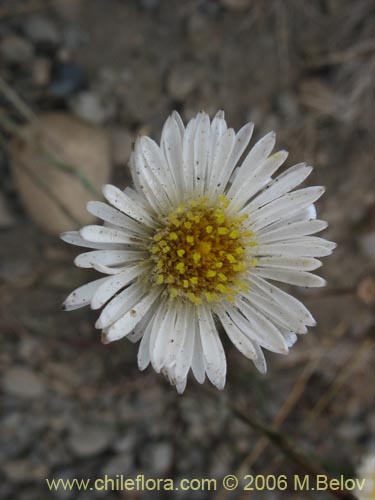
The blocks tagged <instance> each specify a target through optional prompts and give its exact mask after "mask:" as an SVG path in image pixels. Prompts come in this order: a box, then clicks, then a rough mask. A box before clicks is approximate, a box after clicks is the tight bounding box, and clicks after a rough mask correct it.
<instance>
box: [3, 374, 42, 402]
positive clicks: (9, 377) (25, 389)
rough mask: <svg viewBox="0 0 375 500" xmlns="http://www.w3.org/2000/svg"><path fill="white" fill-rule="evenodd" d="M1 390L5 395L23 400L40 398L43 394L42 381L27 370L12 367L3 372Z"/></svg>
mask: <svg viewBox="0 0 375 500" xmlns="http://www.w3.org/2000/svg"><path fill="white" fill-rule="evenodd" d="M3 389H4V391H5V392H6V393H8V394H10V395H12V396H16V397H19V398H24V399H35V398H40V397H41V396H42V395H43V394H44V392H45V389H46V388H45V385H44V383H43V381H42V379H41V378H40V377H39V376H38V375H37V374H36V373H34V372H33V371H31V370H29V369H28V368H23V367H14V368H11V369H10V370H8V371H7V372H5V375H4V379H3Z"/></svg>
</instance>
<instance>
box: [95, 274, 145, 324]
mask: <svg viewBox="0 0 375 500" xmlns="http://www.w3.org/2000/svg"><path fill="white" fill-rule="evenodd" d="M144 294H145V291H144V287H143V286H141V285H140V284H139V283H138V282H135V283H133V284H132V285H130V286H129V287H128V288H126V289H125V290H123V291H122V292H121V293H119V294H118V295H116V296H115V297H114V298H113V299H112V300H111V301H110V302H108V304H107V305H106V306H105V308H104V309H103V311H102V312H101V314H100V316H99V318H98V320H97V322H96V324H95V328H99V329H101V328H106V327H108V326H109V325H110V324H111V323H113V322H114V321H116V320H117V319H119V318H120V316H122V315H123V314H125V313H127V312H128V311H129V310H130V309H131V308H132V307H133V306H134V305H135V304H137V302H139V301H140V300H141V298H142V297H143V295H144Z"/></svg>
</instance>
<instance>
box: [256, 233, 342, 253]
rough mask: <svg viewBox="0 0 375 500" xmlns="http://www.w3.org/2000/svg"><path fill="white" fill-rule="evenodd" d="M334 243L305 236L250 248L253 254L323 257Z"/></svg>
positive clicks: (333, 246)
mask: <svg viewBox="0 0 375 500" xmlns="http://www.w3.org/2000/svg"><path fill="white" fill-rule="evenodd" d="M334 248H336V243H333V242H331V241H327V240H325V239H323V238H316V237H313V236H306V237H304V238H299V239H295V240H286V241H278V242H276V243H268V244H265V245H257V246H254V247H252V248H251V249H250V252H251V253H252V254H253V255H280V256H290V257H324V256H326V255H330V254H331V253H332V251H333V249H334Z"/></svg>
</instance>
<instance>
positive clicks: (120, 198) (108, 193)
mask: <svg viewBox="0 0 375 500" xmlns="http://www.w3.org/2000/svg"><path fill="white" fill-rule="evenodd" d="M103 195H104V197H105V199H106V200H107V201H108V202H109V203H110V204H111V205H112V206H114V207H115V208H117V209H118V210H120V212H123V213H124V214H126V215H127V216H128V217H131V218H132V219H135V220H137V221H138V222H141V223H142V224H147V225H149V226H151V227H154V219H153V217H152V215H151V213H150V212H149V211H146V210H145V209H144V208H143V207H142V206H140V205H139V204H137V203H135V202H134V200H132V199H131V198H129V196H128V195H127V194H125V193H124V192H123V191H121V190H120V189H118V188H117V187H115V186H112V185H110V184H106V185H105V186H103Z"/></svg>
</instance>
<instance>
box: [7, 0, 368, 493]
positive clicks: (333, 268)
mask: <svg viewBox="0 0 375 500" xmlns="http://www.w3.org/2000/svg"><path fill="white" fill-rule="evenodd" d="M374 52H375V41H374V2H373V1H372V0H356V1H353V0H314V1H304V0H267V1H262V0H220V1H219V0H217V1H215V0H191V1H178V0H175V1H173V0H105V1H104V0H44V1H43V0H2V1H0V76H1V79H0V130H1V133H0V141H1V142H0V149H1V151H0V239H1V244H0V299H1V306H0V307H1V309H0V331H1V354H0V366H1V398H2V403H1V422H0V433H1V453H2V459H1V464H0V481H1V487H0V500H13V499H17V500H34V499H35V500H40V499H41V498H56V499H62V500H64V499H70V498H72V499H78V500H88V499H90V500H91V499H93V498H106V499H109V500H112V499H116V498H124V499H125V498H128V499H141V498H145V499H148V498H152V499H154V498H155V499H156V498H159V496H158V495H159V494H158V493H157V492H150V493H134V492H128V493H126V492H107V493H105V494H103V493H102V494H99V493H95V492H92V491H90V492H77V491H72V492H69V491H62V490H61V491H59V492H55V493H53V492H48V490H47V488H46V485H45V478H46V477H50V478H51V477H62V478H74V477H78V478H80V477H91V478H95V477H100V476H102V475H104V474H109V475H111V476H115V475H116V474H123V475H124V476H127V477H135V476H136V475H137V474H145V475H146V476H148V477H172V478H176V479H177V478H184V477H186V478H195V477H217V478H220V477H222V476H224V475H226V474H229V473H231V474H236V473H237V474H239V475H244V474H246V473H254V474H288V475H289V477H291V475H292V474H295V473H305V471H303V470H302V469H298V468H297V467H296V466H295V465H294V464H293V463H292V462H291V461H290V460H289V459H288V457H285V456H284V455H283V454H281V453H280V451H279V450H278V449H277V448H275V447H274V446H273V445H268V446H264V442H263V441H261V436H260V434H259V433H257V432H255V431H254V430H252V429H251V428H250V427H249V426H247V425H246V424H245V423H243V422H241V421H240V420H239V419H237V418H236V417H235V416H234V415H233V413H232V412H231V410H230V405H231V404H234V405H236V406H237V407H240V408H241V409H242V411H243V412H244V413H245V414H249V415H258V416H261V417H262V418H263V419H264V420H265V421H266V422H267V423H269V424H271V423H272V422H273V423H275V425H276V426H280V429H281V432H282V434H283V435H285V436H288V437H290V438H292V439H293V440H295V441H296V442H297V443H298V445H299V446H300V447H301V448H302V449H303V450H304V451H305V452H307V453H308V454H311V455H314V456H316V457H318V460H319V461H320V462H321V464H323V466H324V467H325V468H326V470H327V471H329V473H330V474H332V475H333V476H337V475H339V474H345V476H346V477H355V475H356V470H357V468H358V465H359V463H360V462H361V460H362V459H363V457H364V456H365V455H366V454H368V453H369V452H371V450H374V446H375V438H374V431H375V412H374V401H373V398H374V375H375V373H374V353H373V346H374V332H373V328H374V322H375V321H374V314H373V311H374V304H375V281H374V275H373V271H374V269H373V268H374V260H373V257H374V247H375V201H374V171H373V165H374V163H373V162H374V102H373V97H374V93H373V90H374V89H373V82H374ZM219 108H224V109H225V110H226V116H227V120H228V122H229V124H230V126H234V127H236V128H238V127H239V126H241V125H242V124H243V123H245V121H247V120H252V121H254V122H255V125H256V129H255V130H256V137H259V136H261V135H262V134H264V133H266V132H268V131H269V130H272V129H273V130H275V131H276V132H277V134H278V146H279V148H280V149H281V148H286V149H288V150H289V151H290V156H289V159H288V162H287V164H288V165H291V164H293V163H297V162H301V161H307V162H309V163H311V164H312V165H314V166H315V170H314V173H313V175H312V177H311V179H309V183H310V184H311V185H313V184H316V183H317V184H322V185H325V186H326V187H327V193H326V195H325V196H324V197H323V199H322V200H321V201H319V203H318V210H319V216H320V218H322V219H325V220H327V221H328V222H329V224H330V226H329V229H328V230H327V231H326V232H325V233H324V236H325V237H326V238H328V239H331V240H333V241H336V242H337V243H338V248H337V250H336V251H335V253H334V255H333V256H331V257H329V258H327V259H326V260H325V266H324V267H323V268H322V271H321V274H322V275H323V276H324V277H325V278H326V279H327V280H328V282H329V285H328V287H327V288H325V289H318V290H309V291H306V290H303V289H301V290H298V291H297V293H298V296H299V297H300V298H302V299H303V300H304V301H305V303H306V304H307V305H308V307H309V308H310V309H311V310H312V312H313V314H314V316H315V317H316V319H317V321H318V326H317V327H316V328H314V329H311V331H310V333H309V335H307V336H304V337H300V338H299V341H298V342H297V344H296V345H295V346H294V348H293V349H292V351H291V353H290V354H289V355H288V356H286V357H283V356H280V355H273V354H271V353H267V356H266V357H267V360H268V363H269V370H268V373H267V375H266V376H262V375H260V374H259V373H258V372H257V371H256V369H255V368H254V367H253V365H252V363H251V362H249V361H248V360H246V359H245V358H243V357H241V355H240V354H239V353H238V352H237V351H236V350H235V349H234V348H231V346H230V345H227V349H228V365H229V367H228V372H229V373H228V384H227V386H226V388H225V390H224V391H223V392H217V393H215V394H214V395H212V394H211V393H206V392H205V389H203V390H202V388H200V387H199V386H198V384H197V383H196V382H194V381H191V383H189V384H188V388H187V390H186V392H185V394H184V395H183V396H182V397H181V396H178V395H177V394H176V391H175V390H174V389H173V388H171V387H170V386H169V385H168V383H167V382H166V381H165V380H164V379H163V378H162V377H161V376H157V375H155V374H154V372H153V371H152V370H151V369H150V370H147V371H146V373H143V374H141V373H140V372H139V371H138V369H137V365H136V352H137V348H138V346H136V345H133V344H131V343H130V342H128V341H126V340H123V341H119V342H116V343H114V344H110V345H107V346H103V345H102V344H101V343H100V338H99V334H98V332H97V331H95V329H94V326H93V325H94V322H95V317H96V314H95V313H93V312H91V311H89V310H80V311H75V312H72V313H69V314H68V313H63V312H61V311H60V304H61V303H62V301H63V299H64V298H65V296H66V295H67V294H68V293H69V292H70V291H71V290H72V289H73V288H75V287H77V286H79V285H80V284H82V283H84V282H87V281H89V279H90V278H92V277H93V276H95V273H93V274H91V273H90V272H89V271H87V270H82V269H77V268H75V267H74V266H73V263H72V260H73V258H74V256H75V255H77V254H78V253H79V249H78V248H70V247H69V246H68V245H66V244H64V243H62V242H60V241H59V239H58V238H57V234H58V233H59V232H60V231H62V230H65V229H74V228H77V227H79V226H80V225H81V223H85V222H87V221H88V220H89V219H87V215H85V211H84V207H85V201H86V200H88V199H95V198H98V197H99V196H100V195H98V194H97V193H96V192H97V191H99V190H100V185H101V184H102V183H104V182H108V180H111V181H112V182H114V183H115V184H117V185H118V186H122V187H125V185H126V184H127V183H129V174H128V170H127V167H126V164H127V160H128V157H129V154H130V150H131V144H132V141H133V140H134V138H135V136H136V135H137V134H138V133H147V134H149V135H151V136H152V137H154V138H155V139H159V137H160V131H161V127H162V124H163V122H164V120H165V119H166V117H167V116H168V114H169V113H170V112H171V110H173V109H177V110H178V111H180V113H181V114H182V116H183V118H184V119H185V120H187V119H189V118H190V117H191V116H192V115H193V114H195V113H196V112H197V111H199V110H200V109H203V110H206V111H208V112H209V113H210V114H211V115H213V114H214V113H215V112H216V111H217V110H218V109H219ZM71 165H75V166H77V167H79V168H80V169H81V170H80V172H81V173H82V174H83V176H82V177H79V176H77V175H74V174H72V171H71V170H70V167H71ZM87 180H88V182H87ZM371 259H372V262H371ZM228 402H229V404H228ZM175 497H176V498H196V499H206V498H218V499H225V498H229V499H230V498H242V499H245V498H246V499H247V498H255V499H258V498H259V499H263V498H264V499H268V500H277V499H286V498H288V499H289V498H291V499H299V500H301V499H310V498H317V499H320V498H321V499H322V500H324V499H328V498H330V496H329V494H328V493H324V492H321V493H318V492H310V493H308V492H304V493H301V492H299V493H298V492H293V491H285V492H277V491H274V492H265V493H256V494H255V496H251V495H250V492H247V493H244V492H242V493H240V492H239V491H237V492H234V493H232V494H230V493H228V492H227V493H225V492H220V491H218V492H216V494H214V493H204V492H194V493H193V492H188V493H187V494H186V495H185V497H184V496H183V494H182V492H181V494H177V493H176V494H175ZM160 498H165V494H160Z"/></svg>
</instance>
